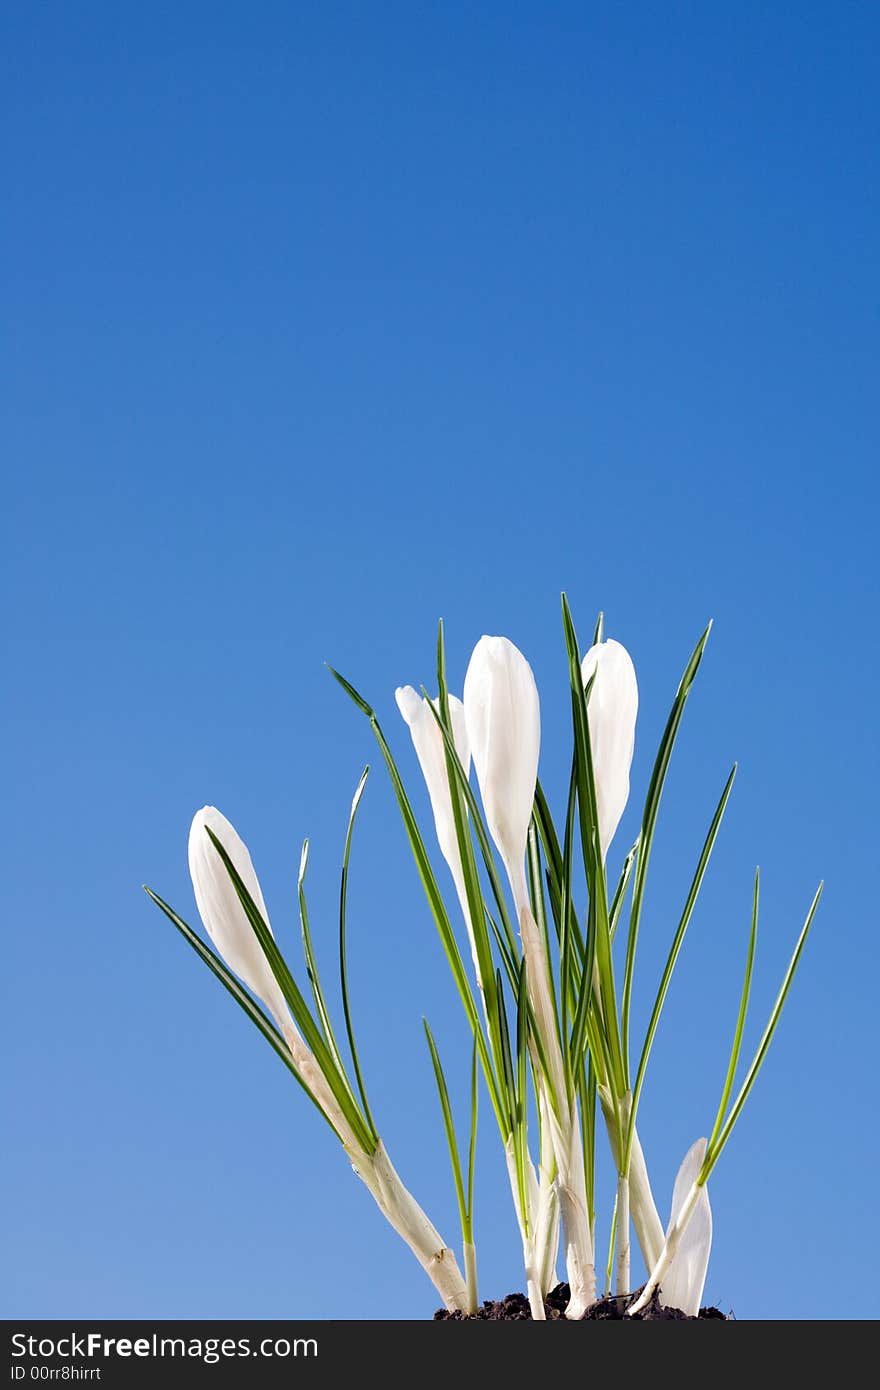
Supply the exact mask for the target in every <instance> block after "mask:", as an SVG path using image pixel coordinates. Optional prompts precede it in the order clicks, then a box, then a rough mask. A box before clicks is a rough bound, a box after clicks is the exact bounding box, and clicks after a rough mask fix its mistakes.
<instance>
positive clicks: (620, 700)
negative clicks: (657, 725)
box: [581, 639, 639, 859]
mask: <svg viewBox="0 0 880 1390" xmlns="http://www.w3.org/2000/svg"><path fill="white" fill-rule="evenodd" d="M593 672H595V673H596V675H595V680H594V681H593V685H592V688H591V690H590V699H589V704H588V706H587V714H588V717H589V723H590V747H591V749H592V751H593V771H594V775H595V780H596V802H597V807H598V812H599V840H600V843H601V846H602V858H603V859H604V858H605V856H606V854H607V853H608V846H609V845H610V844H611V841H612V840H613V839H614V834H615V831H616V830H617V827H618V825H619V824H620V818H621V816H622V815H623V811H624V807H625V806H626V803H627V799H628V797H629V770H630V767H631V766H632V759H633V748H634V746H635V737H636V714H637V713H638V708H639V687H638V684H637V682H636V673H635V668H634V667H633V664H632V660H631V658H630V654H629V652H628V651H627V650H626V647H624V646H621V644H620V642H615V641H614V640H613V639H609V640H608V641H607V642H597V643H596V645H595V646H594V647H591V648H590V650H589V651H588V652H587V654H586V656H585V657H584V659H583V662H582V663H581V677H582V679H583V682H584V685H586V684H587V682H588V681H589V680H590V677H591V676H592V675H593Z"/></svg>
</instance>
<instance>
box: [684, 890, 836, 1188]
mask: <svg viewBox="0 0 880 1390" xmlns="http://www.w3.org/2000/svg"><path fill="white" fill-rule="evenodd" d="M824 886H825V885H824V883H820V884H819V887H818V888H817V889H816V896H815V897H814V898H813V901H812V903H811V904H810V910H809V912H808V913H807V918H806V921H805V922H804V925H803V927H802V928H801V934H800V936H799V937H798V939H797V944H796V945H795V948H794V952H793V953H792V957H791V960H790V961H789V963H788V969H787V970H786V972H785V976H784V978H783V981H782V984H781V986H780V989H779V993H778V995H777V996H776V1002H775V1004H774V1005H773V1008H772V1010H771V1013H770V1018H769V1020H768V1022H767V1027H766V1028H765V1029H764V1033H763V1036H762V1038H761V1041H760V1042H759V1043H758V1049H757V1051H756V1053H755V1055H754V1057H753V1058H752V1063H751V1066H750V1067H749V1069H748V1071H747V1072H746V1077H745V1080H744V1081H743V1084H742V1086H741V1087H740V1090H739V1095H738V1096H737V1098H736V1100H735V1101H734V1102H733V1106H732V1108H731V1111H730V1114H729V1115H728V1117H727V1119H726V1121H725V1122H724V1125H723V1127H722V1129H721V1131H720V1132H719V1134H718V1136H717V1138H716V1140H715V1143H714V1144H713V1146H712V1148H711V1149H708V1148H707V1150H706V1157H705V1159H704V1160H703V1166H702V1168H701V1169H700V1175H699V1177H698V1179H697V1181H698V1182H699V1183H705V1182H706V1180H707V1178H708V1177H709V1174H710V1173H711V1172H712V1169H713V1168H714V1167H715V1164H716V1163H717V1162H718V1159H719V1158H720V1157H721V1153H722V1151H723V1149H724V1146H725V1144H726V1143H727V1141H728V1139H729V1138H730V1136H731V1134H732V1133H733V1127H734V1125H735V1124H736V1122H737V1120H738V1119H739V1117H740V1113H741V1111H742V1108H743V1106H744V1105H745V1103H746V1101H747V1100H748V1098H749V1093H750V1092H751V1089H752V1087H753V1086H754V1084H755V1082H756V1080H757V1078H758V1073H759V1072H760V1070H761V1067H762V1066H763V1064H764V1058H765V1057H766V1056H767V1049H768V1048H769V1046H770V1043H771V1042H772V1041H773V1034H774V1033H775V1032H776V1026H777V1024H778V1023H779V1017H780V1015H781V1013H782V1007H783V1005H784V1003H785V1000H786V997H787V996H788V991H789V989H790V988H791V982H792V980H793V979H794V976H795V971H796V970H797V968H798V965H799V964H800V959H801V953H802V951H803V949H804V946H805V945H806V942H807V937H808V935H809V933H810V927H811V926H812V925H813V918H814V917H815V915H816V908H817V907H818V906H819V899H820V898H821V897H822V889H823V888H824Z"/></svg>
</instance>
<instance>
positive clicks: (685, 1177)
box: [660, 1139, 712, 1318]
mask: <svg viewBox="0 0 880 1390" xmlns="http://www.w3.org/2000/svg"><path fill="white" fill-rule="evenodd" d="M705 1156H706V1140H705V1139H698V1140H697V1142H696V1143H695V1144H692V1145H691V1147H690V1148H689V1149H688V1151H687V1153H686V1154H685V1158H684V1162H683V1163H682V1165H681V1167H680V1168H679V1170H678V1177H677V1178H676V1179H675V1188H674V1190H673V1193H672V1211H671V1212H670V1216H669V1224H670V1226H671V1225H672V1223H673V1222H674V1221H675V1218H676V1217H677V1216H678V1213H679V1212H680V1211H681V1208H682V1205H683V1204H684V1200H685V1198H686V1197H687V1195H688V1193H689V1192H690V1190H691V1188H692V1187H693V1185H694V1183H695V1182H696V1180H697V1175H698V1174H699V1171H700V1168H701V1167H702V1165H703V1159H704V1158H705ZM711 1249H712V1208H711V1207H710V1205H709V1193H708V1190H707V1189H706V1188H705V1187H702V1188H701V1189H700V1196H699V1199H698V1201H697V1205H696V1207H695V1208H694V1211H693V1215H692V1216H691V1219H690V1221H689V1222H688V1224H687V1226H686V1227H685V1231H684V1235H683V1236H682V1238H681V1243H680V1245H679V1247H678V1249H677V1251H676V1252H675V1255H674V1256H673V1259H672V1264H671V1265H670V1266H669V1269H668V1270H667V1272H666V1274H665V1276H664V1278H663V1287H662V1288H661V1290H660V1302H661V1303H663V1304H665V1306H666V1307H668V1308H680V1309H681V1311H682V1312H683V1313H689V1314H690V1315H691V1317H694V1318H695V1317H696V1316H697V1314H698V1313H699V1311H700V1303H701V1301H702V1298H703V1288H704V1286H705V1283H706V1270H707V1269H708V1267H709V1252H710V1251H711Z"/></svg>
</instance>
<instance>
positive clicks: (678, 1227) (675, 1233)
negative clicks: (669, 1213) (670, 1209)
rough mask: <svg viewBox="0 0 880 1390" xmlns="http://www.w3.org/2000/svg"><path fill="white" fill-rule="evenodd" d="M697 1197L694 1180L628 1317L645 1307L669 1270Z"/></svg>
mask: <svg viewBox="0 0 880 1390" xmlns="http://www.w3.org/2000/svg"><path fill="white" fill-rule="evenodd" d="M699 1197H700V1185H699V1183H696V1182H695V1183H693V1184H692V1185H691V1188H690V1191H689V1192H688V1195H687V1196H686V1197H685V1199H684V1201H683V1203H682V1205H681V1210H680V1211H679V1213H678V1216H677V1217H676V1218H675V1220H674V1221H673V1222H672V1225H671V1226H670V1227H669V1230H668V1231H667V1233H666V1239H665V1240H664V1242H663V1249H662V1250H661V1251H660V1256H659V1258H658V1260H657V1262H656V1264H655V1265H654V1267H653V1268H652V1270H651V1274H650V1277H649V1279H648V1282H647V1284H646V1285H645V1287H644V1288H643V1289H642V1292H641V1293H640V1294H639V1297H638V1298H637V1299H636V1301H635V1303H634V1304H633V1305H632V1307H631V1308H628V1309H627V1316H628V1317H634V1316H635V1314H636V1313H641V1311H642V1309H643V1308H646V1307H647V1306H648V1304H649V1303H650V1302H651V1299H652V1298H653V1296H654V1293H655V1291H656V1290H657V1289H658V1288H659V1287H660V1285H661V1283H662V1281H663V1277H664V1275H665V1274H666V1273H667V1271H668V1270H669V1266H670V1265H671V1264H672V1261H673V1259H674V1258H675V1252H676V1251H677V1249H678V1247H679V1245H680V1244H681V1238H682V1236H683V1235H684V1233H685V1231H686V1230H687V1226H688V1222H689V1221H690V1219H691V1217H692V1216H693V1214H694V1211H695V1209H696V1205H697V1202H698V1201H699Z"/></svg>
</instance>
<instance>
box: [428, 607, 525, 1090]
mask: <svg viewBox="0 0 880 1390" xmlns="http://www.w3.org/2000/svg"><path fill="white" fill-rule="evenodd" d="M437 686H438V704H439V706H440V710H439V724H440V732H441V735H442V734H443V733H444V732H445V733H446V734H447V735H448V738H447V739H445V740H444V755H445V758H446V777H447V781H448V784H449V801H450V806H451V808H452V818H453V823H454V825H455V838H456V843H457V846H458V856H459V863H460V865H461V871H462V876H463V878H464V885H465V894H466V898H467V908H468V916H469V917H470V924H471V932H472V936H473V942H474V948H475V951H476V955H477V965H478V969H479V979H478V982H477V983H478V984H479V986H480V987H481V988H482V990H483V993H484V996H485V1005H486V1024H487V1027H488V1030H489V1038H490V1044H491V1048H492V1053H493V1055H494V1057H495V1061H496V1074H497V1060H498V1048H499V1044H500V1039H499V1038H498V1036H497V1034H496V1033H495V1031H494V1029H495V1024H496V1020H497V1012H496V1010H495V1007H494V999H493V991H494V988H495V965H494V962H493V960H492V943H491V940H490V937H489V931H488V928H487V925H486V910H485V906H484V904H483V894H482V890H481V888H480V880H479V875H478V873H477V863H476V859H475V857H474V846H473V841H472V839H471V833H470V827H469V822H468V814H467V808H466V805H465V800H464V797H463V796H462V791H461V780H466V779H464V778H462V779H461V780H460V779H459V777H458V776H457V775H456V769H458V770H460V771H461V773H462V774H463V773H464V769H463V768H462V767H461V761H460V759H459V757H458V752H457V750H456V747H455V739H454V737H453V730H452V718H451V715H450V712H449V691H448V688H447V684H446V648H445V643H444V640H443V623H442V621H441V622H440V624H439V625H438V632H437ZM424 698H425V699H427V701H428V708H429V709H430V710H432V711H433V713H434V714H435V715H436V714H437V710H436V709H435V707H434V704H433V702H432V701H431V700H430V699H428V697H427V695H425V697H424ZM507 1108H508V1109H509V1108H510V1098H509V1099H508V1107H507Z"/></svg>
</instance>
